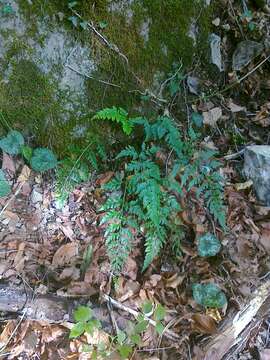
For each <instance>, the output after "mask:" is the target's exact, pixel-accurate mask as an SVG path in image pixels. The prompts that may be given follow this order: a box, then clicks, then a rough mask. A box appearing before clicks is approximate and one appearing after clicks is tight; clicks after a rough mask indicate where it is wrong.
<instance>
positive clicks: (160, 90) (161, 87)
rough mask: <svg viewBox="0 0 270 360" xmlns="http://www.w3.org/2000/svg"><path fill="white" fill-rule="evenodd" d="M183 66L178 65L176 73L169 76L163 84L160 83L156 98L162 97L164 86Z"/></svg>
mask: <svg viewBox="0 0 270 360" xmlns="http://www.w3.org/2000/svg"><path fill="white" fill-rule="evenodd" d="M182 67H183V64H180V66H179V68H178V69H177V70H176V72H175V73H174V74H173V75H172V76H170V77H169V78H168V79H166V80H164V81H163V83H161V85H160V87H159V91H158V96H162V92H163V90H164V87H165V85H166V84H167V83H168V82H169V81H171V80H172V79H173V78H175V76H176V75H177V74H178V73H179V71H180V70H181V69H182Z"/></svg>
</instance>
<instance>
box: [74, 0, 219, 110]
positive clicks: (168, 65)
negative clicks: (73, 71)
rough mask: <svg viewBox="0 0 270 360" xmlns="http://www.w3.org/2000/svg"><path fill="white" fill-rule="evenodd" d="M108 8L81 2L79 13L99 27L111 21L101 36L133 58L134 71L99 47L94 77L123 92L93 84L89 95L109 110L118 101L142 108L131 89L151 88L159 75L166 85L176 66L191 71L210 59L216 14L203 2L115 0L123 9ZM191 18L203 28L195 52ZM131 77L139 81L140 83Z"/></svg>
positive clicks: (102, 5)
mask: <svg viewBox="0 0 270 360" xmlns="http://www.w3.org/2000/svg"><path fill="white" fill-rule="evenodd" d="M108 3H109V2H107V1H94V0H92V1H89V0H82V1H81V2H80V5H79V6H80V8H79V11H80V12H81V13H82V14H84V16H85V18H86V19H87V20H91V21H93V22H94V24H96V26H97V27H98V24H99V23H100V22H101V21H106V23H107V24H108V25H107V27H106V28H105V29H102V30H101V32H102V33H103V34H104V35H105V36H106V37H107V38H108V39H109V41H110V42H111V43H114V44H116V45H117V46H118V47H119V49H120V50H121V51H122V52H123V53H124V54H125V55H126V56H127V57H128V59H129V68H127V66H126V64H125V63H124V62H123V61H119V59H117V58H116V57H115V56H114V55H113V54H112V52H111V51H110V50H108V49H106V48H104V46H103V45H102V47H98V51H97V59H98V61H99V71H98V72H97V74H95V76H96V77H98V78H103V79H105V80H108V79H110V81H111V82H114V83H116V84H118V85H120V86H121V88H122V90H117V89H115V88H107V89H106V90H105V91H104V88H103V89H102V88H101V87H100V85H98V86H97V84H93V83H91V85H90V86H89V94H90V99H91V101H92V103H94V104H99V103H102V105H103V106H108V105H110V104H112V103H113V102H114V101H115V100H116V102H114V105H115V104H121V105H122V106H123V103H124V104H125V105H126V106H125V107H130V106H131V104H135V105H136V106H137V105H138V102H137V100H138V98H137V97H134V93H130V92H129V91H130V90H134V89H138V88H140V89H147V88H151V89H152V88H153V81H154V79H155V77H156V76H160V78H159V83H161V82H162V80H164V78H166V76H167V74H168V73H169V72H170V71H171V69H172V66H173V64H174V63H179V62H182V63H183V65H184V68H185V69H186V71H187V70H188V69H189V68H190V67H191V66H192V65H193V63H194V62H196V63H198V62H199V60H198V59H200V58H201V57H202V54H204V57H206V55H207V53H206V49H207V47H208V42H207V39H208V35H209V27H210V25H209V24H210V21H209V19H210V16H211V12H212V9H211V7H204V5H203V2H202V1H198V0H181V1H179V0H160V1H153V0H134V1H133V3H132V5H129V4H128V2H121V1H119V0H118V1H117V0H115V1H113V4H116V8H117V6H118V7H119V10H114V11H109V10H108ZM127 10H129V11H131V12H132V14H133V15H132V17H129V16H128V15H127ZM192 19H197V26H198V28H199V31H198V34H199V35H198V41H197V46H196V47H194V44H193V40H192V39H191V38H190V37H189V36H188V31H189V28H190V24H191V21H192ZM143 26H145V27H146V30H148V39H146V41H145V39H144V38H143V36H142V34H141V33H142V29H143ZM147 27H149V29H147ZM146 32H147V31H146ZM132 72H133V73H135V74H136V75H137V76H138V77H139V78H140V80H141V81H140V82H139V83H138V81H136V79H135V77H134V76H132V75H131V73H132ZM93 87H94V88H95V89H94V90H93ZM98 87H99V88H100V89H98Z"/></svg>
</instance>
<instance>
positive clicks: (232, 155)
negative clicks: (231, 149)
mask: <svg viewBox="0 0 270 360" xmlns="http://www.w3.org/2000/svg"><path fill="white" fill-rule="evenodd" d="M245 150H246V149H242V150H240V151H238V152H236V153H234V154H229V155H225V156H223V159H224V160H232V159H236V158H238V157H239V156H241V155H243V154H244V152H245Z"/></svg>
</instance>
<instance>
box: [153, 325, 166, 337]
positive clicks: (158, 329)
mask: <svg viewBox="0 0 270 360" xmlns="http://www.w3.org/2000/svg"><path fill="white" fill-rule="evenodd" d="M164 329H165V327H164V326H163V325H162V323H161V322H158V323H157V324H156V326H155V330H156V332H157V333H158V335H159V336H161V335H162V334H163V331H164Z"/></svg>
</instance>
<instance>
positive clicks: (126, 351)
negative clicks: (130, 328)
mask: <svg viewBox="0 0 270 360" xmlns="http://www.w3.org/2000/svg"><path fill="white" fill-rule="evenodd" d="M117 350H118V352H119V355H120V356H121V359H123V360H124V359H128V357H129V355H130V354H131V353H132V347H131V346H128V345H120V346H118V347H117Z"/></svg>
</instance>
